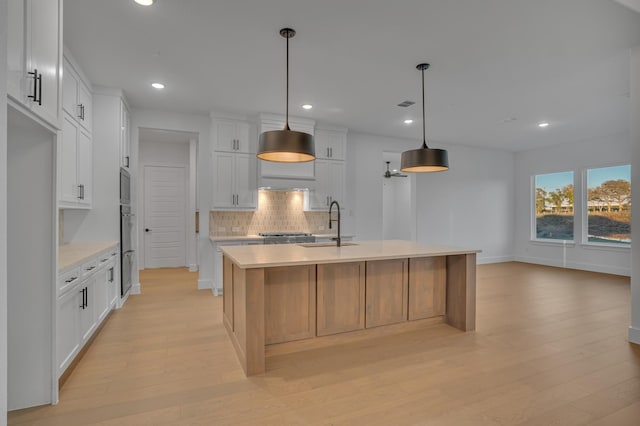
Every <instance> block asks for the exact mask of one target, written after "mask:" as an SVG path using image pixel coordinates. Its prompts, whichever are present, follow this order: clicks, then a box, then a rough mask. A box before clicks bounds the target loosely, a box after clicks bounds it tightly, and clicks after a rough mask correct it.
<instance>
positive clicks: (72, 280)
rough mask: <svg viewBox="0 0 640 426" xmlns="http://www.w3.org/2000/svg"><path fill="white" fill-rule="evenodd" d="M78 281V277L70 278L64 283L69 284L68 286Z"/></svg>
mask: <svg viewBox="0 0 640 426" xmlns="http://www.w3.org/2000/svg"><path fill="white" fill-rule="evenodd" d="M77 279H78V277H71V278H69V279H68V280H65V281H64V282H65V283H67V284H69V283H72V282H74V281H75V280H77Z"/></svg>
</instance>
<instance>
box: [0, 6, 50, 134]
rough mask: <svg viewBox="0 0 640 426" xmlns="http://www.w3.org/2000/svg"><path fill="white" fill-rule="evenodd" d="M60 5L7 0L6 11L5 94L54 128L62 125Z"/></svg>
mask: <svg viewBox="0 0 640 426" xmlns="http://www.w3.org/2000/svg"><path fill="white" fill-rule="evenodd" d="M61 3H62V2H61V0H9V1H8V10H7V11H8V18H9V19H8V24H9V25H8V35H7V59H8V64H7V65H8V82H7V83H8V87H7V93H8V95H9V97H11V98H12V99H13V100H14V101H15V102H16V103H18V104H20V105H22V106H23V107H24V108H25V109H26V110H28V111H31V112H32V113H33V114H34V115H35V116H37V117H38V118H40V119H42V120H43V121H44V122H46V123H47V124H49V125H51V126H52V127H53V128H55V129H59V128H60V126H61V122H60V110H61V108H60V91H61V88H60V83H61V74H62V63H61V61H62V27H61V18H62V16H61V8H62V4H61Z"/></svg>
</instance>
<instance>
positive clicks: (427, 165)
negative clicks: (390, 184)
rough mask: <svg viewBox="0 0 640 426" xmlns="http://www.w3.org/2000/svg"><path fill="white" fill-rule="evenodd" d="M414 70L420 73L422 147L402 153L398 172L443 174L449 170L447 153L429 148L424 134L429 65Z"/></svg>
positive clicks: (421, 65) (422, 65) (419, 66)
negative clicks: (426, 78) (425, 83)
mask: <svg viewBox="0 0 640 426" xmlns="http://www.w3.org/2000/svg"><path fill="white" fill-rule="evenodd" d="M416 68H417V69H419V70H420V71H422V147H420V148H418V149H412V150H409V151H405V152H403V153H402V159H401V161H400V170H402V171H403V172H443V171H445V170H449V158H448V155H447V151H446V150H444V149H434V148H429V147H428V146H427V137H426V134H425V113H424V70H426V69H428V68H429V64H420V65H418V66H417V67H416Z"/></svg>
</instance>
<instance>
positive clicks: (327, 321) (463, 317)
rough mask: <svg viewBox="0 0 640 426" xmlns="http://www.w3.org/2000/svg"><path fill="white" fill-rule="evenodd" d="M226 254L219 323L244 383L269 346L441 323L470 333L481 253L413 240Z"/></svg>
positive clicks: (261, 367) (231, 249) (261, 368)
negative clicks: (228, 338)
mask: <svg viewBox="0 0 640 426" xmlns="http://www.w3.org/2000/svg"><path fill="white" fill-rule="evenodd" d="M349 244H351V245H345V246H343V247H335V246H330V247H327V246H326V245H323V244H319V245H314V244H307V245H303V244H285V245H271V246H260V245H255V246H228V247H222V248H221V250H222V252H223V255H224V260H223V323H224V325H225V328H226V329H227V332H228V334H229V337H230V338H231V341H232V343H233V346H234V348H235V350H236V353H237V355H238V358H239V360H240V363H241V365H242V368H243V369H244V372H245V374H246V375H247V376H250V375H254V374H261V373H264V372H265V348H266V347H267V346H276V345H285V344H290V342H294V341H301V340H304V339H313V340H314V341H319V340H321V339H325V340H326V339H330V337H332V336H334V335H337V334H339V333H341V334H342V335H341V336H342V337H343V338H347V339H348V338H349V336H350V335H353V336H355V335H358V336H361V335H362V334H363V333H365V334H366V333H373V332H375V331H376V330H380V329H381V328H388V329H390V330H398V331H402V330H406V329H407V328H406V327H403V326H402V324H405V325H406V324H407V323H411V326H412V327H414V328H415V327H423V326H424V327H426V326H430V325H432V324H433V323H434V322H445V323H447V324H449V325H451V326H453V327H456V328H458V329H460V330H463V331H472V330H474V329H475V301H476V297H475V292H476V290H475V280H476V278H475V277H476V274H475V271H476V253H478V252H479V250H473V249H464V248H458V247H449V246H436V245H425V244H419V243H414V242H410V241H400V240H391V241H366V242H356V243H349Z"/></svg>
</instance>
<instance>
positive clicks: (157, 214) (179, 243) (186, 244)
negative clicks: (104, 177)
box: [138, 128, 197, 270]
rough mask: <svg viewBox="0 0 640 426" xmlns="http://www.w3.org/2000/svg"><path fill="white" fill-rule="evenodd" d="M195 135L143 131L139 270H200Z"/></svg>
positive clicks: (139, 168)
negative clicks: (197, 241)
mask: <svg viewBox="0 0 640 426" xmlns="http://www.w3.org/2000/svg"><path fill="white" fill-rule="evenodd" d="M196 147H197V134H194V133H189V132H180V131H170V130H160V129H148V128H140V129H139V146H138V152H139V163H138V164H139V167H138V170H139V180H138V190H139V194H140V197H139V198H138V200H139V201H138V206H139V207H138V212H139V217H138V224H139V228H138V229H139V234H138V235H139V241H140V244H139V251H140V253H139V260H140V269H149V268H175V267H185V266H186V267H189V268H192V267H193V269H194V270H196V269H197V266H196V263H197V261H196V238H195V226H194V221H193V220H192V219H193V217H194V216H195V201H196V200H195V197H196V189H195V188H196V182H195V158H196V152H195V151H196V149H197V148H196Z"/></svg>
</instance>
